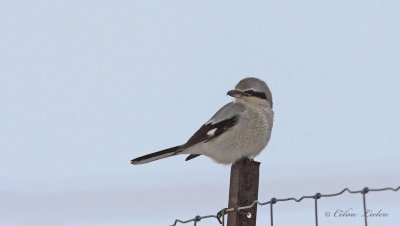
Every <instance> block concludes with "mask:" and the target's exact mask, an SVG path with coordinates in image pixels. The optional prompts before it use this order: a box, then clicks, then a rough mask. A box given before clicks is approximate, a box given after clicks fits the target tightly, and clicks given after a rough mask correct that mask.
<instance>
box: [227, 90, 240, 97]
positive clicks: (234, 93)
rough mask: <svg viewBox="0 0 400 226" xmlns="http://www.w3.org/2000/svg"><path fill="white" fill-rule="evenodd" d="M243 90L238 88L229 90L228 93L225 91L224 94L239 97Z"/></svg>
mask: <svg viewBox="0 0 400 226" xmlns="http://www.w3.org/2000/svg"><path fill="white" fill-rule="evenodd" d="M243 94H244V93H243V92H242V91H239V90H235V89H234V90H229V91H228V93H226V95H229V96H231V97H241V96H243Z"/></svg>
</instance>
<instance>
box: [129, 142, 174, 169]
mask: <svg viewBox="0 0 400 226" xmlns="http://www.w3.org/2000/svg"><path fill="white" fill-rule="evenodd" d="M180 147H181V146H175V147H172V148H168V149H165V150H162V151H157V152H154V153H151V154H148V155H144V156H141V157H138V158H135V159H132V160H131V163H132V164H134V165H137V164H143V163H148V162H152V161H155V160H158V159H162V158H166V157H169V156H173V155H176V154H177V153H179V152H178V149H179V148H180Z"/></svg>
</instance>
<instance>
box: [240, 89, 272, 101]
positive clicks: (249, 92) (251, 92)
mask: <svg viewBox="0 0 400 226" xmlns="http://www.w3.org/2000/svg"><path fill="white" fill-rule="evenodd" d="M245 93H246V94H247V96H252V97H258V98H261V99H267V96H266V95H265V93H262V92H257V91H254V90H247V91H245Z"/></svg>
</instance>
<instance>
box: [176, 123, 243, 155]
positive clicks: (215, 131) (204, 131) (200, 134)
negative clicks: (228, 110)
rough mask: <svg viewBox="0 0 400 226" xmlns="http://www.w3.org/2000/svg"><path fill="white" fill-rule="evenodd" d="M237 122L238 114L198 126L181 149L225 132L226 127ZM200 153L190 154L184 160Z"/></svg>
mask: <svg viewBox="0 0 400 226" xmlns="http://www.w3.org/2000/svg"><path fill="white" fill-rule="evenodd" d="M237 122H238V116H233V117H231V118H228V119H225V120H222V121H220V122H218V123H215V124H213V123H208V124H204V125H203V126H202V127H200V129H199V130H197V132H196V133H195V134H194V135H193V136H192V137H191V138H190V139H189V140H188V141H187V142H186V143H185V144H184V145H182V146H181V149H185V148H188V147H190V146H193V145H195V144H197V143H200V142H203V141H204V142H208V141H210V140H212V139H214V138H216V137H218V136H219V135H221V134H223V133H224V132H226V131H227V130H228V129H230V128H232V127H234V126H235V125H236V124H237ZM198 156H200V155H198V154H191V155H189V156H188V157H187V158H186V161H188V160H190V159H193V158H196V157H198Z"/></svg>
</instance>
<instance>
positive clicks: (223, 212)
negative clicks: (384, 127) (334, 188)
mask: <svg viewBox="0 0 400 226" xmlns="http://www.w3.org/2000/svg"><path fill="white" fill-rule="evenodd" d="M399 190H400V186H398V187H397V188H393V187H385V188H374V189H372V188H368V187H365V188H363V189H362V190H356V191H352V190H350V189H349V188H344V189H343V190H341V191H339V192H337V193H332V194H321V193H316V194H315V195H305V196H301V197H300V198H295V197H291V198H272V199H271V200H269V201H267V202H260V201H258V200H255V201H254V202H253V203H252V204H250V205H248V206H237V207H234V208H224V209H222V210H220V211H218V213H217V214H216V215H206V216H199V215H197V216H196V217H194V218H192V219H189V220H185V221H183V220H179V219H176V220H175V221H174V224H172V225H171V226H176V225H177V224H178V223H181V224H187V223H191V222H193V224H194V225H197V222H199V221H201V220H203V219H207V218H215V219H216V220H218V222H219V223H220V224H222V225H223V226H224V225H225V220H224V219H225V215H226V214H228V213H230V212H241V211H244V210H247V209H251V208H253V207H254V206H255V205H259V206H264V205H270V214H271V226H273V205H275V204H276V203H278V202H286V201H295V202H301V201H302V200H304V199H314V200H315V202H314V210H315V211H314V212H315V224H316V226H318V204H317V200H318V199H321V198H328V197H335V196H339V195H342V194H343V193H345V192H348V193H350V194H362V196H363V211H364V216H365V218H364V224H365V226H367V225H368V223H367V218H366V211H367V208H366V198H365V196H366V194H367V193H369V192H381V191H394V192H397V191H399Z"/></svg>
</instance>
